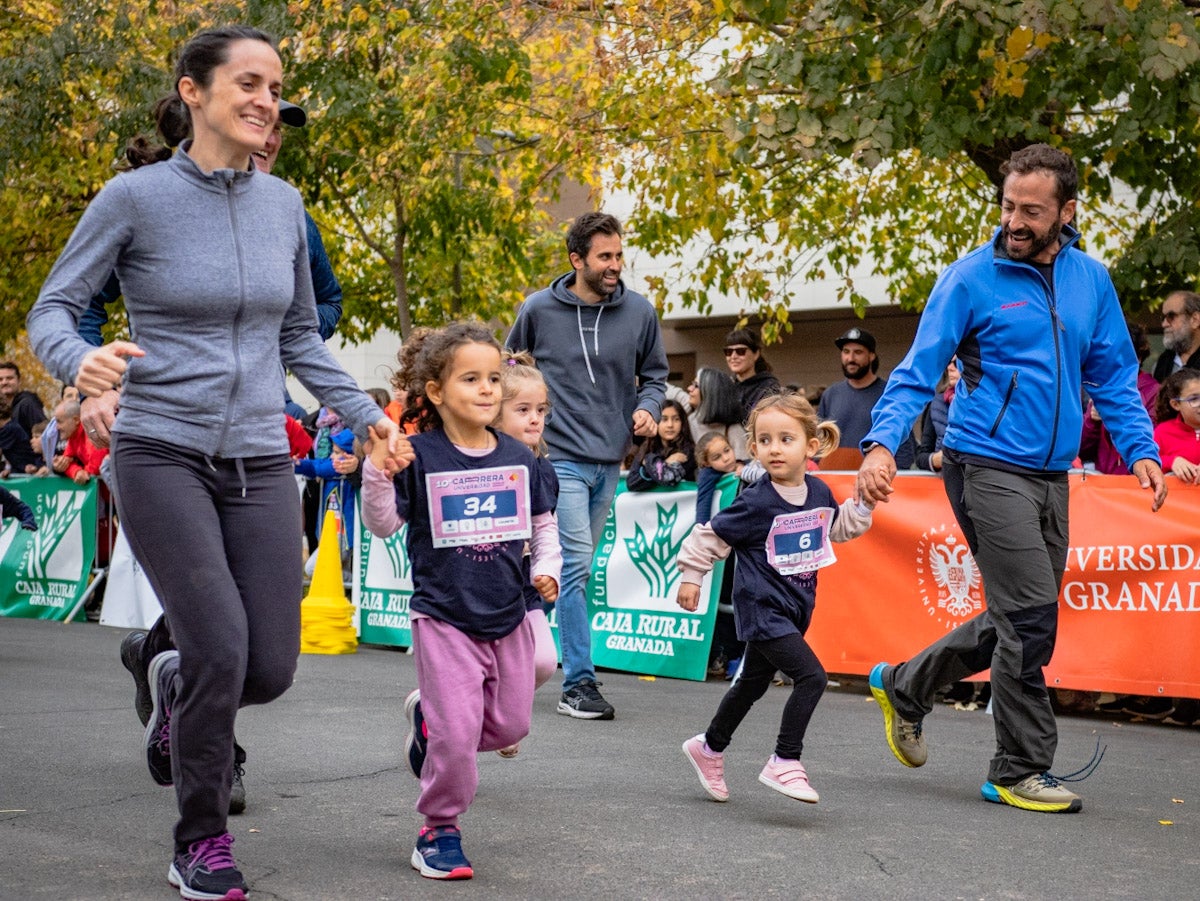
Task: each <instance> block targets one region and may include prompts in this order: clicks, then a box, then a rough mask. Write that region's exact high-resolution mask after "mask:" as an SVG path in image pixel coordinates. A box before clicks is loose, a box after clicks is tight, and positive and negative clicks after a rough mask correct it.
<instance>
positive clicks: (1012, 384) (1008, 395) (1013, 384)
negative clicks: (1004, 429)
mask: <svg viewBox="0 0 1200 901" xmlns="http://www.w3.org/2000/svg"><path fill="white" fill-rule="evenodd" d="M1016 390H1017V371H1016V370H1015V369H1014V370H1013V374H1012V378H1011V379H1009V382H1008V391H1006V392H1005V393H1004V403H1002V404H1001V405H1000V412H999V413H998V414H997V415H996V421H995V422H993V423H992V430H991V431H990V432H988V437H989V438H995V437H996V429H998V428H1000V420H1001V419H1003V418H1004V413H1005V411H1006V410H1008V402H1009V401H1011V400H1012V396H1013V392H1014V391H1016Z"/></svg>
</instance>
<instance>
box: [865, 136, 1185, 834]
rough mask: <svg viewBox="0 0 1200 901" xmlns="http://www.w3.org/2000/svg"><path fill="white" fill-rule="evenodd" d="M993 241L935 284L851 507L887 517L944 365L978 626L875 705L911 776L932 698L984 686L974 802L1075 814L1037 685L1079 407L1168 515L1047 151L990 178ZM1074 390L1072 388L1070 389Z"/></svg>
mask: <svg viewBox="0 0 1200 901" xmlns="http://www.w3.org/2000/svg"><path fill="white" fill-rule="evenodd" d="M1001 173H1002V174H1003V175H1004V185H1003V190H1002V195H1001V215H1000V228H999V229H998V230H997V232H996V234H995V236H994V238H993V240H992V241H991V243H989V244H986V245H984V246H983V247H980V248H978V249H976V250H974V251H973V252H971V253H969V254H967V255H966V256H965V257H962V258H961V259H959V260H958V261H956V262H955V263H953V264H952V265H951V266H950V267H949V268H948V269H946V271H945V272H943V273H942V275H941V277H940V278H939V279H938V281H937V284H936V285H935V286H934V289H933V293H932V294H931V295H930V297H929V302H928V304H927V305H926V307H925V312H924V314H923V315H922V316H921V322H920V325H919V326H918V327H917V334H916V337H915V338H914V339H913V345H912V347H911V348H910V349H909V351H908V355H907V356H906V357H905V358H904V360H903V361H902V362H901V364H900V366H899V367H898V368H897V369H896V370H895V371H894V372H893V373H892V375H891V378H889V380H888V385H887V389H886V390H885V391H884V394H883V397H881V398H880V400H879V403H878V404H876V406H875V410H874V413H873V421H872V425H871V430H870V432H868V434H867V436H866V437H865V438H864V439H863V442H862V450H863V452H864V454H865V457H864V459H863V463H862V468H861V469H860V470H859V473H858V481H857V491H858V492H859V493H860V494H861V495H862V496H863V497H866V498H870V499H872V500H875V501H887V500H888V495H890V494H891V493H892V491H893V488H892V480H893V478H894V476H895V474H896V466H895V461H894V459H893V453H894V452H895V450H896V448H897V447H899V446H900V443H901V441H902V440H903V439H904V438H905V437H906V436H907V435H908V433H909V428H910V427H911V425H912V422H913V420H914V419H915V418H916V416H917V415H918V414H919V413H920V411H921V407H922V406H923V405H924V404H925V402H926V401H927V400H928V399H929V395H930V393H931V392H932V390H933V386H934V384H935V382H936V381H937V379H938V377H939V376H940V375H941V373H942V372H943V371H944V370H945V368H946V365H947V364H948V363H949V362H950V359H951V357H952V356H954V355H955V354H957V355H958V359H959V365H960V367H961V369H962V378H961V379H960V380H959V382H958V385H957V386H956V388H955V397H954V402H953V403H952V404H951V405H950V417H949V422H948V424H947V427H946V434H945V438H944V441H943V475H944V477H945V484H946V492H947V494H948V495H949V497H950V502H951V506H952V507H953V508H954V514H955V517H956V518H957V519H958V522H959V525H960V526H961V527H962V530H963V534H964V535H965V536H966V539H967V542H968V544H969V545H970V547H971V552H972V553H973V554H974V556H975V562H976V564H977V565H978V567H979V571H980V573H981V574H982V576H983V582H984V587H985V589H986V597H987V609H986V610H984V611H983V612H982V613H980V614H979V615H978V616H976V617H975V618H974V619H971V620H969V621H967V622H966V623H963V624H962V625H960V626H959V627H958V628H956V629H954V630H953V631H951V632H949V633H947V635H946V636H945V637H944V638H942V639H941V640H939V641H937V642H935V643H934V644H932V645H930V646H929V647H928V648H926V649H925V650H923V651H921V652H920V653H919V654H917V655H916V656H915V657H913V658H912V659H911V660H908V661H907V662H905V663H901V664H898V665H895V666H888V665H886V664H883V663H880V664H879V665H877V666H876V667H875V668H874V669H873V670H872V671H871V675H870V680H869V681H870V686H871V693H872V694H873V695H874V696H875V698H876V700H877V701H878V702H879V705H880V707H881V708H882V709H883V714H884V725H885V728H886V732H887V740H888V745H889V747H890V748H891V750H892V752H893V753H894V754H895V755H896V757H897V758H898V759H899V760H900V762H901V763H903V764H905V765H906V766H911V767H917V766H921V765H922V764H924V763H925V759H926V755H927V751H926V745H925V737H924V735H923V734H922V720H923V718H924V717H925V716H926V715H927V714H928V713H929V712H930V711H931V710H932V709H933V701H934V693H935V692H936V691H937V690H938V689H940V688H943V687H945V686H947V685H949V684H950V683H952V682H956V681H960V680H962V679H965V678H967V677H969V676H971V675H974V674H975V673H978V672H981V671H982V670H985V669H988V668H989V667H990V668H991V682H992V711H993V714H994V719H995V726H996V753H995V756H994V757H993V758H992V762H991V766H990V768H989V772H988V781H987V782H985V783H984V784H983V788H982V793H983V797H984V798H985V799H986V800H988V801H993V802H996V803H1001V804H1009V805H1012V806H1013V807H1018V808H1021V809H1023V810H1034V811H1042V812H1074V811H1078V810H1080V809H1081V808H1082V801H1081V800H1080V798H1079V796H1078V795H1077V794H1075V793H1074V792H1072V791H1071V790H1069V789H1068V788H1066V786H1064V785H1063V784H1062V782H1061V781H1060V780H1059V779H1057V778H1056V777H1054V776H1053V775H1051V774H1050V767H1051V765H1052V764H1053V762H1054V752H1055V748H1056V746H1057V743H1058V730H1057V726H1056V724H1055V721H1054V712H1053V711H1052V709H1051V707H1050V696H1049V692H1048V691H1047V690H1046V681H1045V676H1044V674H1043V672H1042V670H1043V667H1045V666H1046V664H1047V663H1049V662H1050V657H1051V654H1052V653H1053V651H1054V640H1055V635H1056V632H1057V628H1058V593H1059V588H1060V586H1061V584H1062V576H1063V571H1064V569H1065V567H1066V558H1067V490H1068V483H1067V475H1066V473H1067V470H1069V469H1070V468H1071V464H1072V462H1073V461H1074V459H1075V457H1076V455H1077V454H1078V450H1079V436H1080V431H1081V426H1082V407H1081V404H1080V389H1081V387H1082V385H1086V386H1087V392H1088V394H1089V395H1090V396H1091V397H1092V399H1093V400H1094V401H1095V404H1096V408H1097V409H1098V410H1099V411H1100V414H1101V416H1103V418H1104V422H1105V424H1107V425H1109V426H1110V428H1112V432H1113V440H1114V443H1115V444H1116V446H1117V449H1118V450H1119V451H1120V452H1121V455H1122V457H1123V458H1124V459H1126V460H1131V461H1134V462H1133V464H1132V465H1131V466H1130V471H1131V472H1132V473H1133V474H1134V475H1135V476H1137V478H1138V481H1139V482H1140V484H1141V486H1142V487H1143V488H1150V489H1152V490H1153V492H1154V500H1153V509H1154V510H1158V509H1159V507H1161V506H1162V504H1163V501H1164V500H1166V495H1167V490H1166V486H1165V484H1164V482H1163V474H1162V469H1161V467H1160V465H1159V457H1158V450H1157V448H1156V447H1155V444H1154V439H1153V434H1152V430H1151V425H1150V419H1149V417H1148V416H1147V414H1146V410H1145V408H1144V407H1143V406H1142V403H1141V399H1140V398H1139V396H1138V393H1137V390H1136V389H1135V387H1134V386H1135V385H1136V383H1137V369H1138V363H1137V358H1136V356H1135V355H1134V352H1133V347H1132V346H1131V344H1130V341H1129V333H1128V330H1127V328H1126V325H1125V321H1124V318H1123V316H1122V313H1121V307H1120V304H1119V303H1118V302H1117V296H1116V291H1115V290H1114V288H1113V285H1112V281H1111V280H1110V278H1109V276H1108V273H1107V271H1106V270H1105V269H1104V267H1103V266H1102V265H1101V264H1100V263H1098V262H1097V261H1095V260H1093V259H1091V258H1090V257H1088V256H1087V255H1086V254H1085V253H1084V252H1083V251H1082V250H1080V249H1079V247H1078V243H1079V233H1078V232H1077V231H1076V230H1075V229H1074V228H1073V227H1072V226H1071V225H1070V222H1071V221H1072V219H1074V217H1075V203H1076V201H1075V193H1076V186H1077V182H1078V175H1077V172H1076V168H1075V163H1074V161H1073V160H1072V159H1071V157H1070V156H1068V155H1067V154H1065V153H1063V152H1062V151H1060V150H1056V149H1054V148H1051V147H1049V146H1047V145H1045V144H1036V145H1033V146H1031V147H1026V148H1025V149H1023V150H1020V151H1018V152H1017V153H1015V154H1013V156H1012V157H1011V159H1009V161H1008V162H1007V163H1005V164H1004V166H1003V167H1002V168H1001ZM1081 382H1082V384H1081Z"/></svg>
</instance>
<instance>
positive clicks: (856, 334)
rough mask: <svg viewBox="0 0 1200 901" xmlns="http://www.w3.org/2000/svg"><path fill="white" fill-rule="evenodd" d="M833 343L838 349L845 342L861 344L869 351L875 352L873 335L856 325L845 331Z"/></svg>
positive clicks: (844, 344) (845, 343)
mask: <svg viewBox="0 0 1200 901" xmlns="http://www.w3.org/2000/svg"><path fill="white" fill-rule="evenodd" d="M833 343H834V344H836V345H837V346H838V350H841V349H842V348H843V347H845V346H846V345H847V344H861V345H862V346H863V347H865V348H866V349H867V350H869V351H870V352H871V353H875V336H874V335H872V334H871V333H870V332H868V331H867V330H866V329H861V328H858V327H857V326H856V327H855V328H852V329H850V330H849V331H848V332H845V333H844V334H843V335H842V336H841V337H840V338H838V339H836V340H835V341H834V342H833Z"/></svg>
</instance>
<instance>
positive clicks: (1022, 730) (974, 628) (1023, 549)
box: [885, 465, 1068, 785]
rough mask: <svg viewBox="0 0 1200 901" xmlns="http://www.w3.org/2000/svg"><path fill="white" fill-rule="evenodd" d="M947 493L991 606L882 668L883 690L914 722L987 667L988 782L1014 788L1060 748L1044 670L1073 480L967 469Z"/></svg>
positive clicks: (1047, 765)
mask: <svg viewBox="0 0 1200 901" xmlns="http://www.w3.org/2000/svg"><path fill="white" fill-rule="evenodd" d="M959 475H961V480H956V479H955V478H954V476H959ZM957 484H961V485H962V495H961V497H956V494H957V492H956V491H955V490H954V486H955V485H957ZM947 491H948V493H950V495H951V497H950V500H951V505H952V506H954V507H955V515H956V516H958V517H959V518H960V521H961V520H962V519H963V518H964V517H965V519H966V522H963V532H964V533H965V534H966V535H967V537H968V539H969V540H971V539H972V537H973V540H972V541H971V544H972V547H971V551H972V553H973V554H974V555H975V562H976V563H977V564H978V566H979V571H980V573H981V574H982V576H983V586H984V591H985V595H986V599H987V609H985V610H984V611H983V612H982V613H980V614H979V615H977V616H976V617H974V618H973V619H970V620H968V621H967V622H965V623H963V624H962V625H960V626H959V627H958V628H956V629H954V630H953V631H951V632H949V633H947V635H946V636H945V637H944V638H942V639H940V640H939V641H937V642H935V643H934V644H932V645H930V646H929V647H927V648H926V649H925V650H923V651H921V653H919V654H917V655H916V656H915V657H913V658H912V659H911V660H908V661H906V662H905V663H902V664H900V665H898V666H895V667H889V668H888V669H887V670H885V687H886V688H887V690H888V692H889V693H890V695H891V697H892V699H893V703H894V704H895V707H896V711H897V712H898V713H899V714H900V716H902V717H904V719H906V720H913V721H917V720H920V719H922V718H923V717H924V716H926V715H927V714H928V713H929V712H930V711H931V710H932V709H933V703H934V695H935V693H936V692H937V691H938V690H939V689H941V688H944V687H946V686H947V685H950V684H951V683H953V682H958V681H961V680H963V679H965V678H967V677H968V676H972V675H974V674H976V673H979V672H982V671H983V670H985V669H988V668H989V667H990V668H991V683H992V715H993V719H994V721H995V726H996V753H995V756H994V757H993V758H992V762H991V766H990V768H989V770H988V780H989V781H991V782H995V783H997V784H999V785H1013V784H1015V783H1017V782H1019V781H1021V780H1022V779H1024V778H1025V777H1026V776H1029V775H1031V774H1034V773H1042V772H1045V771H1047V770H1049V769H1050V767H1051V765H1052V764H1053V762H1054V752H1055V749H1056V748H1057V745H1058V728H1057V725H1056V723H1055V721H1054V712H1053V710H1052V709H1051V707H1050V695H1049V692H1048V691H1047V690H1046V679H1045V675H1044V674H1043V672H1042V668H1043V667H1044V666H1045V665H1046V664H1047V663H1049V662H1050V657H1051V655H1052V654H1053V653H1054V640H1055V637H1056V634H1057V630H1058V592H1059V589H1060V588H1061V586H1062V578H1063V571H1064V569H1065V568H1066V562H1067V494H1068V484H1067V479H1066V476H1065V475H1063V476H1062V477H1061V478H1059V477H1049V478H1039V477H1036V476H1026V475H1021V474H1018V473H1011V472H1003V471H1001V470H996V469H986V468H983V467H980V466H973V465H967V466H966V467H963V468H962V469H961V470H959V471H958V472H956V473H953V474H952V477H951V478H949V479H948V480H947ZM956 502H957V503H956ZM968 526H970V529H969V530H968Z"/></svg>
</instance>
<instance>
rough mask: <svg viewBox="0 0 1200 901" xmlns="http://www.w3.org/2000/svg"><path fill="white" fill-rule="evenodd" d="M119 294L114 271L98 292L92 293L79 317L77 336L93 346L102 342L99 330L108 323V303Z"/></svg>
mask: <svg viewBox="0 0 1200 901" xmlns="http://www.w3.org/2000/svg"><path fill="white" fill-rule="evenodd" d="M120 296H121V283H120V282H119V281H117V274H116V273H115V272H114V273H113V274H112V275H110V276H109V277H108V281H107V282H105V283H104V287H103V288H101V289H100V291H99V293H97V294H94V295H92V299H91V301H90V302H89V303H88V308H87V309H86V310H84V311H83V315H82V316H80V317H79V337H80V338H82V339H83V340H84V341H86V342H87V343H88V344H90V345H92V346H93V347H99V346H100V345H101V344H103V343H104V337H103V336H102V335H101V333H100V330H101V329H102V328H104V326H105V325H106V324H107V323H108V305H109V304H110V303H113V302H115V301H116V299H117V298H118V297H120Z"/></svg>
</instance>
